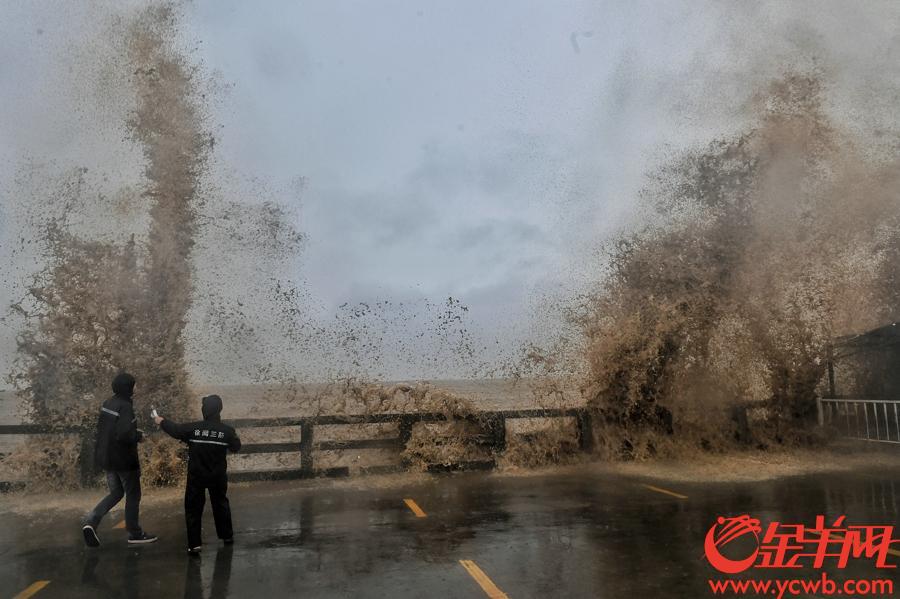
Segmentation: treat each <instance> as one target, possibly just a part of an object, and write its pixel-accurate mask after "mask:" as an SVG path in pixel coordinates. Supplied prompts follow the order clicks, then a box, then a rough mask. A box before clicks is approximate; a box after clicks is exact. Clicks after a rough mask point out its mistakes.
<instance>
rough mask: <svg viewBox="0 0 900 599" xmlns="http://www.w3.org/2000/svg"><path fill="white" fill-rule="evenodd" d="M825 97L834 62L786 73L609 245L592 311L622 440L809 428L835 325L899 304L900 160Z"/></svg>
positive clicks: (591, 331)
mask: <svg viewBox="0 0 900 599" xmlns="http://www.w3.org/2000/svg"><path fill="white" fill-rule="evenodd" d="M825 97H826V92H825V86H824V85H823V83H822V80H821V77H820V75H819V74H818V73H812V74H810V73H787V74H785V75H784V76H783V77H781V78H779V79H777V80H775V81H772V82H771V84H770V85H769V86H768V88H767V89H765V90H762V91H761V92H760V93H759V94H757V96H756V98H755V101H754V104H753V106H754V110H755V114H756V122H755V124H754V125H753V126H752V127H750V128H748V129H747V130H746V131H743V132H740V133H738V134H736V135H734V136H731V137H726V138H723V139H718V140H716V141H714V142H712V143H710V144H709V145H708V146H707V147H705V148H700V149H696V150H691V151H687V152H684V153H680V154H678V155H676V156H674V157H672V158H671V159H670V160H669V162H668V163H667V164H665V165H664V166H663V167H662V168H660V169H659V170H658V171H656V173H655V175H654V176H653V177H652V182H651V184H650V185H648V187H647V189H646V191H645V193H644V196H643V198H642V204H641V205H642V210H643V215H644V217H645V218H644V223H645V225H644V226H643V227H641V228H640V229H639V230H636V231H631V232H629V233H627V234H624V235H622V236H621V237H620V238H618V239H617V240H616V241H615V242H614V243H610V244H609V245H608V246H607V248H608V250H607V257H608V261H609V268H610V270H609V272H610V276H609V277H608V278H607V279H606V280H605V281H604V282H603V283H602V284H601V285H599V286H598V288H597V290H596V291H595V292H594V293H593V294H591V295H590V297H589V298H588V299H587V300H586V301H585V302H584V303H583V305H582V306H581V311H580V312H579V315H578V322H579V324H580V325H581V326H582V330H583V332H584V335H585V340H586V348H587V349H586V352H585V358H586V361H587V365H588V369H589V374H588V376H587V377H586V379H585V383H584V389H585V394H586V396H587V398H588V400H589V401H590V402H591V403H592V405H594V406H595V407H596V408H597V409H598V411H599V413H600V415H601V418H600V422H601V423H602V426H603V434H602V435H601V436H602V438H603V439H604V443H605V450H606V451H607V452H608V453H609V454H610V455H612V456H626V457H646V456H652V455H656V454H659V453H661V452H662V453H664V452H666V451H669V450H675V449H677V448H678V447H685V446H686V447H696V448H703V449H720V448H723V447H729V446H734V445H747V444H749V445H758V446H761V447H768V446H772V445H777V444H782V443H794V442H809V441H811V440H813V437H814V436H815V435H814V433H812V432H811V431H812V430H813V429H814V427H813V426H812V425H813V424H814V422H815V398H816V396H817V394H818V393H819V392H820V391H821V383H822V377H823V374H824V372H825V364H826V355H827V346H828V343H829V341H830V340H831V339H832V338H833V337H835V336H836V335H841V334H846V333H850V332H860V331H864V330H867V329H869V328H873V327H876V326H879V325H881V324H883V323H884V322H890V321H892V320H896V319H897V318H898V317H900V312H898V310H900V278H898V277H897V264H900V201H898V199H897V198H898V197H900V193H898V192H900V165H898V163H897V161H896V156H895V152H893V151H892V150H891V148H890V145H889V144H887V145H886V144H884V140H870V139H865V138H861V137H860V135H859V134H857V133H854V132H853V131H848V130H846V129H844V128H842V127H841V126H840V125H839V124H838V123H836V122H834V120H833V119H832V118H831V117H830V116H829V115H828V111H827V110H825V109H824V107H823V106H824V102H825Z"/></svg>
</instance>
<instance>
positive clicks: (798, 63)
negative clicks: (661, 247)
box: [0, 0, 900, 376]
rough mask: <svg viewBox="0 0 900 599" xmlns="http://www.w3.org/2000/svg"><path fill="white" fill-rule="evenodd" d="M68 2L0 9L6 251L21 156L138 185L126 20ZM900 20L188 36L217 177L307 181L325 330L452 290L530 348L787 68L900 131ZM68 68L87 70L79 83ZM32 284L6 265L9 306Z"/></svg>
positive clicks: (354, 15)
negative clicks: (655, 199)
mask: <svg viewBox="0 0 900 599" xmlns="http://www.w3.org/2000/svg"><path fill="white" fill-rule="evenodd" d="M73 4H74V3H64V2H56V3H54V2H29V3H18V2H11V1H9V2H7V1H2V2H0V6H2V18H0V107H2V108H0V177H2V178H3V179H2V182H3V185H2V191H0V193H3V194H4V195H3V196H2V203H0V219H5V221H4V223H0V258H4V257H5V259H7V260H11V258H10V255H9V252H10V249H9V248H10V245H11V244H10V240H11V239H12V237H13V236H14V235H15V234H16V231H14V230H11V225H10V223H11V222H13V220H12V219H10V218H9V215H11V214H12V213H13V212H15V203H16V201H17V198H16V197H13V193H12V192H11V191H10V190H13V189H16V184H14V176H15V174H16V173H17V172H20V169H21V166H22V164H23V163H24V162H25V161H27V160H37V161H39V162H51V163H52V164H53V168H56V169H60V170H62V169H66V168H70V167H72V166H75V165H78V164H82V163H84V164H85V165H88V164H89V165H90V166H91V167H92V168H95V169H99V170H101V171H103V172H105V173H106V174H107V175H106V176H107V178H106V179H104V181H105V183H104V184H106V185H110V186H113V185H121V184H127V183H128V182H129V181H132V183H133V179H134V177H136V176H137V173H138V171H137V168H136V166H135V164H136V163H135V160H136V156H137V154H136V153H135V151H134V148H133V147H130V146H129V145H128V143H127V142H125V141H123V140H122V136H121V131H120V130H119V129H118V128H117V127H119V125H108V126H104V125H102V123H103V121H104V119H108V120H116V119H118V120H121V118H120V117H121V116H122V115H123V114H125V112H127V102H125V103H124V104H123V102H120V101H118V100H117V99H115V98H113V99H109V98H107V99H105V100H104V99H103V98H99V97H92V96H91V93H90V91H89V90H85V89H83V87H84V86H85V85H87V84H86V83H85V81H95V80H99V79H100V78H102V75H103V73H102V69H101V68H100V67H97V68H96V69H92V68H91V67H90V64H89V62H90V48H91V47H92V46H93V45H96V44H98V43H100V42H98V40H97V39H96V37H97V36H98V34H99V32H100V31H101V30H98V28H97V27H98V26H97V24H96V20H97V19H96V16H97V15H98V14H106V13H112V12H113V10H114V9H113V8H104V3H102V2H97V3H90V4H88V5H85V6H83V7H80V6H78V5H75V6H73ZM135 4H139V3H135ZM116 5H117V4H110V5H109V6H110V7H113V6H116ZM897 7H898V4H896V3H893V2H883V3H879V2H866V3H838V2H790V3H787V2H771V3H752V2H740V3H738V2H734V3H726V2H695V1H690V2H689V1H684V2H675V1H672V2H657V1H653V2H635V1H620V2H610V1H607V2H598V1H572V2H537V1H526V0H515V1H512V0H510V1H504V2H501V1H494V2H485V1H474V0H457V1H453V2H413V1H406V2H403V1H392V2H343V1H327V2H326V1H323V2H294V1H285V2H275V1H270V2H243V1H236V0H235V1H225V0H203V1H198V2H195V3H191V4H188V5H186V7H185V8H184V11H183V15H184V20H183V28H182V32H181V33H182V38H183V40H184V43H185V47H187V48H189V49H192V51H193V53H192V56H193V57H194V59H196V60H198V61H201V62H202V65H203V68H204V69H206V71H207V72H208V73H211V74H213V75H214V76H215V80H216V82H217V84H218V85H219V87H218V91H216V93H215V94H214V95H213V97H214V99H215V101H214V102H213V103H212V112H211V115H212V119H211V122H212V123H213V124H214V125H215V126H216V131H217V137H218V141H219V144H218V145H217V147H216V154H215V162H214V169H215V171H214V172H215V173H218V175H220V177H221V180H222V181H229V180H248V179H252V180H255V181H258V182H259V181H261V182H262V183H261V184H256V185H257V186H259V185H261V186H262V187H264V188H265V189H276V190H284V189H288V190H293V189H294V188H295V186H294V183H293V182H294V181H296V180H297V179H298V178H300V177H302V178H304V179H305V184H304V188H303V191H302V194H300V200H299V203H298V204H297V205H296V206H294V207H293V208H294V209H295V210H296V215H297V226H298V227H299V228H300V229H301V230H302V231H303V232H304V233H305V234H306V235H307V244H306V246H305V249H304V254H303V256H302V259H301V260H300V261H299V262H297V263H296V264H295V265H294V267H295V268H296V269H297V272H295V273H289V274H291V275H292V276H296V278H297V279H298V280H303V281H305V284H306V285H308V289H309V293H310V295H311V296H312V297H313V298H314V303H315V304H316V306H317V309H318V310H319V311H320V312H321V313H322V314H321V316H323V317H327V315H328V313H330V312H333V311H335V310H336V309H337V307H338V306H340V305H341V304H343V303H345V302H348V301H350V302H355V301H373V300H375V299H388V300H392V301H400V300H404V301H413V300H417V299H422V298H430V299H432V300H435V301H439V300H441V299H442V298H444V297H447V296H453V297H456V298H459V299H460V300H461V301H462V302H463V303H464V304H467V305H468V306H469V307H470V314H469V317H470V318H471V322H472V325H473V327H472V328H473V329H474V330H475V331H476V334H477V335H478V336H479V338H481V339H483V340H488V341H489V340H490V339H493V338H495V337H499V338H502V339H503V342H504V343H513V342H514V341H521V340H523V339H527V338H529V337H530V336H533V335H535V334H536V333H535V330H534V329H535V324H534V323H536V322H541V321H542V317H543V316H546V315H545V314H544V311H545V308H544V306H546V305H547V304H546V303H545V298H546V297H547V296H548V295H549V296H551V297H557V296H558V297H567V296H571V295H572V294H573V293H575V292H577V291H578V290H579V289H581V288H583V286H584V285H585V284H589V283H590V282H591V281H592V280H593V279H594V277H595V274H596V272H597V266H598V264H597V258H596V256H595V255H594V254H593V253H592V252H593V251H594V250H595V249H596V248H597V246H598V244H599V243H601V242H602V241H603V240H604V239H606V238H608V236H609V235H610V234H611V233H612V232H614V231H615V230H616V229H617V228H619V227H622V226H625V225H626V224H627V222H628V220H629V219H630V218H633V217H634V211H633V207H634V206H635V204H636V197H637V192H638V190H639V189H640V187H641V185H642V183H643V177H644V176H645V174H646V173H647V172H648V171H649V170H652V168H653V167H654V165H656V164H657V163H658V161H659V160H660V159H662V158H664V157H665V156H667V155H669V154H670V153H671V152H672V151H677V150H678V149H680V148H684V147H687V146H689V145H692V144H696V143H700V142H703V141H705V140H709V139H710V138H711V137H712V136H714V135H720V134H727V133H729V132H730V131H733V130H736V129H737V128H739V127H741V126H742V125H744V124H745V122H746V106H747V101H748V99H749V98H750V97H751V96H752V95H753V93H755V91H756V90H758V89H759V87H760V85H761V83H762V82H764V81H766V80H767V79H769V78H771V77H775V76H777V75H778V74H779V73H780V72H781V71H783V70H784V69H785V68H788V67H799V68H801V69H808V68H811V67H813V66H816V67H818V68H822V69H824V72H825V73H826V75H827V76H828V81H829V93H830V94H831V96H830V97H831V99H832V104H833V106H832V108H833V110H834V111H835V113H836V114H839V115H841V118H844V119H845V120H846V121H847V122H848V123H851V124H852V125H853V126H859V127H871V128H876V127H887V128H895V125H896V123H895V122H894V117H893V116H892V115H893V108H892V107H893V106H896V100H897V96H896V91H895V90H896V83H897V81H898V80H900V77H898V68H900V67H898V65H900V60H898V58H900V52H898V37H897V31H898V30H900V29H898V24H900V22H898V8H897ZM115 10H121V9H115ZM73 48H81V49H82V50H81V51H80V52H81V53H80V54H79V52H77V51H76V52H74V53H73V50H72V49H73ZM85 49H86V50H85ZM85 60H87V61H88V64H87V66H86V63H85ZM73 64H75V65H76V71H77V70H78V69H81V70H82V71H87V72H90V73H91V76H90V77H85V78H73V77H72V75H71V73H72V65H73ZM113 95H114V94H113ZM72 98H78V99H77V100H73V99H72ZM91 98H93V99H91ZM73 104H74V105H75V106H76V107H77V108H78V110H77V111H75V113H73V110H72V108H73ZM123 107H124V108H123ZM129 148H130V149H129ZM110 181H111V182H110ZM248 188H249V189H254V187H253V185H250V186H248ZM276 195H278V194H277V193H276ZM280 197H281V198H282V199H283V201H285V202H287V203H291V202H293V201H294V200H293V198H294V197H295V196H294V195H292V194H291V193H284V194H281V195H280ZM243 199H244V201H248V202H251V203H252V202H253V201H254V199H253V198H249V197H244V198H243ZM202 251H207V252H209V251H210V248H206V249H205V250H202ZM201 258H202V257H201ZM17 259H21V258H17ZM205 259H207V260H209V259H210V258H209V255H207V256H206V258H205ZM0 268H2V267H0ZM23 272H27V268H26V269H25V270H24V271H23V270H22V269H21V268H19V269H18V270H15V272H14V271H13V269H12V268H11V267H10V268H7V272H6V273H4V276H3V280H4V286H5V289H4V290H3V292H2V293H0V301H3V302H4V303H6V302H8V300H9V299H11V298H12V297H15V296H16V294H17V293H18V291H20V290H21V284H22V281H23V280H24V279H23V278H22V276H23V275H22V273H23ZM238 278H239V277H238ZM17 289H18V291H17ZM234 293H237V294H240V293H241V291H240V289H238V290H237V291H234ZM264 316H265V315H262V314H261V315H260V318H264ZM550 320H551V321H552V318H551V319H550ZM11 326H12V328H10V325H9V323H7V325H3V326H0V366H3V367H4V368H5V369H6V368H8V362H9V359H10V357H11V355H12V351H13V345H12V339H13V337H12V333H13V329H14V328H15V323H12V325H11ZM540 326H544V325H540ZM540 326H539V327H538V328H540ZM541 333H546V331H542V332H539V333H538V334H541ZM204 364H205V365H206V366H208V367H213V366H214V365H211V364H209V359H205V360H204ZM404 374H408V373H404ZM422 375H423V376H433V373H422Z"/></svg>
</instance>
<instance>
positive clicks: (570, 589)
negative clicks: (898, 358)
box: [0, 468, 900, 599]
mask: <svg viewBox="0 0 900 599" xmlns="http://www.w3.org/2000/svg"><path fill="white" fill-rule="evenodd" d="M898 474H900V472H898V471H893V472H861V473H855V474H841V475H836V474H829V475H824V474H823V475H815V476H806V477H794V478H785V479H780V480H775V481H769V482H763V483H729V484H684V483H682V484H677V483H664V482H660V481H649V480H642V479H637V478H626V477H622V476H615V475H611V474H609V473H606V472H604V471H603V470H602V469H597V468H594V469H591V468H585V469H584V471H575V472H567V473H565V474H559V475H541V476H538V475H534V476H525V477H502V476H491V475H484V474H472V475H459V476H449V477H441V478H436V479H434V480H432V481H431V482H429V483H426V484H419V485H414V486H403V485H400V486H397V487H396V488H380V489H359V488H350V487H347V488H343V489H342V488H318V489H314V488H299V487H291V486H290V485H289V484H286V483H279V484H274V483H273V484H270V485H255V486H248V487H237V488H235V489H234V493H233V499H232V505H233V510H234V513H235V526H236V530H237V535H236V539H237V542H236V544H235V545H234V546H228V547H226V546H223V545H221V544H220V543H218V542H217V541H216V540H215V539H214V538H213V537H214V530H213V527H212V523H211V522H208V523H206V524H205V532H206V534H207V539H206V540H207V544H206V546H205V547H204V553H203V555H202V557H200V558H190V557H189V556H187V555H185V554H184V549H183V548H184V546H185V540H184V533H183V530H182V527H183V524H182V519H181V514H180V505H175V504H173V505H172V506H169V508H168V509H162V508H158V509H154V510H148V511H147V513H146V514H145V516H144V519H145V521H146V522H148V523H150V522H152V523H154V528H153V530H154V532H158V533H159V534H160V536H161V538H162V540H161V541H160V542H159V543H157V544H155V545H153V546H147V547H142V548H140V549H134V548H129V547H126V546H125V545H124V538H125V537H124V533H122V534H121V535H119V536H118V537H117V536H116V532H115V531H112V530H109V529H106V530H102V531H101V533H102V534H101V536H102V537H103V539H104V541H105V544H104V545H103V546H102V547H101V548H100V549H99V550H94V551H89V550H87V549H85V548H84V547H82V546H81V545H80V544H79V542H78V539H77V537H76V536H66V537H64V538H62V539H60V537H59V535H58V534H57V533H58V529H57V528H56V527H54V526H51V525H50V523H47V524H46V525H43V526H44V529H43V532H42V528H41V527H42V525H41V524H40V523H34V522H30V523H28V524H27V526H25V525H21V524H19V523H17V521H16V520H15V519H14V518H11V517H10V516H9V515H0V525H3V526H7V527H11V529H12V530H13V532H14V534H12V535H10V536H9V537H7V538H8V540H3V541H0V551H2V552H3V553H2V555H3V561H2V564H0V575H2V579H3V580H4V581H5V587H6V588H13V587H14V588H16V589H21V588H25V587H26V586H28V584H30V583H31V582H33V581H34V580H37V579H42V578H45V579H53V581H54V582H53V584H51V585H49V586H48V587H46V589H44V590H43V591H41V593H40V595H39V597H154V598H157V597H184V598H202V599H210V598H213V597H215V598H219V597H253V596H267V597H273V598H274V597H284V596H294V595H298V594H303V595H306V596H312V597H350V596H352V597H423V596H440V597H442V598H453V597H483V596H484V593H483V591H482V590H481V589H480V588H479V586H478V585H477V584H476V583H475V582H474V581H473V580H472V579H471V578H470V577H469V576H468V574H467V573H466V572H465V571H464V569H463V568H462V567H461V566H460V565H459V561H460V560H473V561H474V562H476V563H477V565H478V566H480V567H481V568H482V569H483V570H484V571H485V572H487V573H489V574H490V577H491V579H492V580H493V581H494V582H495V583H496V584H497V586H499V587H500V588H501V589H502V590H503V591H504V592H506V593H507V594H508V595H509V596H510V597H534V596H538V595H541V594H545V595H547V596H554V597H555V596H566V597H634V596H638V597H703V596H711V595H710V591H709V589H708V586H707V583H706V580H707V579H708V578H710V577H714V576H718V575H717V573H716V572H715V571H714V570H713V569H712V568H711V566H710V565H709V564H708V563H707V562H706V560H705V559H704V558H703V557H702V556H703V539H704V536H705V535H706V532H707V531H708V530H709V528H710V526H711V525H712V524H713V522H715V519H716V518H717V517H718V516H720V515H723V516H730V515H738V514H742V513H749V514H751V515H753V516H754V517H757V518H760V519H761V520H763V521H764V522H769V521H773V520H777V521H780V522H785V523H798V524H799V523H805V524H810V525H811V524H812V523H813V522H814V520H815V516H817V515H819V514H822V515H824V516H825V517H826V520H828V521H829V522H832V521H833V520H834V519H835V518H837V517H838V516H840V515H846V516H847V518H848V520H849V521H851V522H852V523H858V524H882V525H895V524H896V521H897V513H898V511H897V510H898V495H897V489H898V485H897V481H898ZM651 483H652V484H651ZM645 484H651V487H652V486H656V487H658V488H663V489H667V490H671V491H673V492H675V493H677V494H679V495H683V496H684V498H683V499H682V498H678V497H676V496H672V495H669V494H664V493H660V492H655V491H653V490H652V489H649V488H647V487H646V486H645ZM405 497H412V498H414V499H415V501H416V503H417V504H418V505H420V506H421V507H422V509H423V510H424V511H425V512H426V513H427V514H428V517H427V518H417V517H415V515H414V514H413V513H412V512H411V511H410V510H409V509H408V507H407V506H406V505H405V503H404V502H403V498H405ZM17 526H19V529H16V527H17ZM148 526H149V524H148ZM67 532H68V531H67ZM76 532H77V531H76ZM54 534H56V536H54ZM892 563H897V559H896V558H893V561H892ZM826 571H828V573H829V575H834V577H836V578H842V579H843V578H850V577H860V578H861V577H879V578H887V579H891V580H894V581H896V580H897V575H896V574H895V571H894V570H890V571H886V570H882V571H876V570H875V569H874V568H873V567H872V563H871V562H869V561H867V560H852V561H851V563H850V564H849V565H848V567H847V569H846V570H843V571H838V570H834V569H828V568H826ZM819 574H820V572H817V571H813V570H811V569H807V570H804V571H802V572H799V573H798V572H797V571H790V572H788V573H783V572H775V571H773V572H772V574H771V577H772V578H778V577H785V576H788V575H790V576H792V577H794V576H810V577H814V576H817V575H819Z"/></svg>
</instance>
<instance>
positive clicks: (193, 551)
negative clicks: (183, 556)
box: [188, 547, 203, 555]
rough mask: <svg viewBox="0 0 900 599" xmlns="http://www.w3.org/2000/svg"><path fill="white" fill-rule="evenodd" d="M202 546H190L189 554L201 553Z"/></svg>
mask: <svg viewBox="0 0 900 599" xmlns="http://www.w3.org/2000/svg"><path fill="white" fill-rule="evenodd" d="M201 549H203V548H202V547H188V555H200V550H201Z"/></svg>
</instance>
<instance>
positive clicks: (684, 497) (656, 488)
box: [644, 485, 688, 499]
mask: <svg viewBox="0 0 900 599" xmlns="http://www.w3.org/2000/svg"><path fill="white" fill-rule="evenodd" d="M644 486H645V487H646V488H648V489H650V490H651V491H656V492H657V493H665V494H666V495H671V496H672V497H677V498H678V499H687V498H688V496H687V495H682V494H681V493H675V492H674V491H667V490H665V489H660V488H659V487H654V486H653V485H644Z"/></svg>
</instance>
